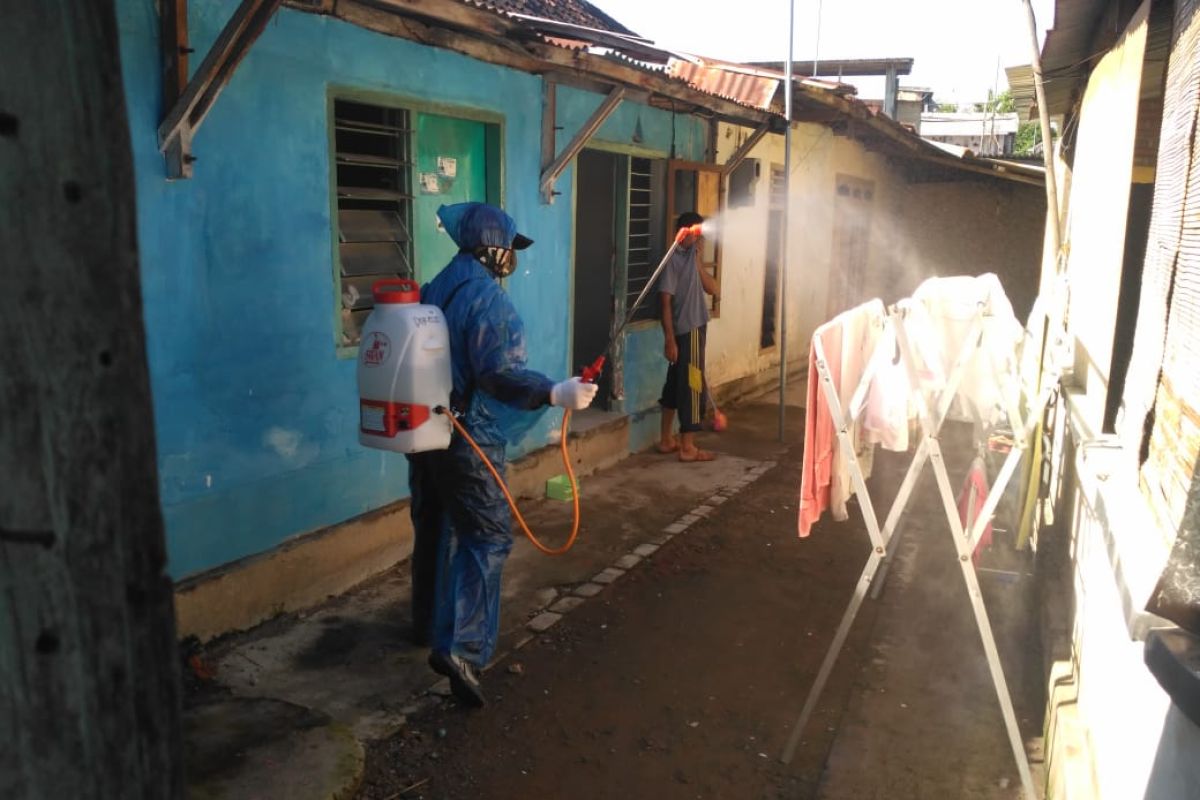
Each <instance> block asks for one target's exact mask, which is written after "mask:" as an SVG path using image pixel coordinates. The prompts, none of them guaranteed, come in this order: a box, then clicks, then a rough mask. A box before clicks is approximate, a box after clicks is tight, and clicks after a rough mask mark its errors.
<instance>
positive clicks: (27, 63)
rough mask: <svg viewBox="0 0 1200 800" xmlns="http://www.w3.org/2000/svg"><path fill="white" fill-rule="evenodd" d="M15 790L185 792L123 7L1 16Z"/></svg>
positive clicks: (8, 697)
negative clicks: (122, 43)
mask: <svg viewBox="0 0 1200 800" xmlns="http://www.w3.org/2000/svg"><path fill="white" fill-rule="evenodd" d="M0 52H3V53H5V56H6V58H5V64H6V66H5V68H4V69H3V70H0V208H4V209H6V210H7V212H8V213H5V214H3V215H0V254H2V255H0V258H2V259H3V261H4V263H3V265H2V266H0V475H3V480H0V731H3V735H2V739H3V745H2V746H0V797H4V798H13V799H14V800H15V799H20V800H25V799H26V798H28V799H30V800H32V799H33V798H52V797H53V798H60V797H61V798H68V797H69V798H118V797H119V798H167V799H168V800H170V799H171V798H178V797H180V796H182V784H183V780H182V767H181V751H182V747H181V736H180V725H179V718H180V711H179V703H180V690H179V675H178V670H177V667H176V665H177V663H178V662H177V658H176V647H175V632H174V622H173V613H172V587H171V582H170V580H169V579H168V578H167V576H166V575H165V574H164V564H165V560H166V557H165V545H164V541H163V523H162V516H161V512H160V510H159V502H158V476H157V474H156V468H155V446H154V427H153V410H152V408H151V402H150V385H149V376H148V372H147V367H146V341H145V335H144V333H143V328H142V307H141V291H140V285H139V274H138V260H137V242H136V229H137V225H136V217H135V210H134V182H133V167H132V156H131V153H130V146H129V129H128V125H127V122H126V118H125V114H124V109H125V100H124V92H123V88H122V81H121V69H120V64H119V61H118V42H117V26H116V17H115V13H114V8H113V0H60V1H59V2H55V3H17V4H15V5H13V6H12V7H10V8H8V9H6V12H5V18H4V24H3V25H0Z"/></svg>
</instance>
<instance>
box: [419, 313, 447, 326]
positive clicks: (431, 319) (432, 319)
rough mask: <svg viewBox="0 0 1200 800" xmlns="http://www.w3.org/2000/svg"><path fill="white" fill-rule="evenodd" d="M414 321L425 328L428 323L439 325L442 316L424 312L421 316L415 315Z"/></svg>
mask: <svg viewBox="0 0 1200 800" xmlns="http://www.w3.org/2000/svg"><path fill="white" fill-rule="evenodd" d="M412 321H413V324H414V325H416V326H417V327H418V328H424V327H425V326H426V325H437V324H438V323H439V322H441V317H440V316H438V315H437V314H423V315H421V316H419V317H413V320H412Z"/></svg>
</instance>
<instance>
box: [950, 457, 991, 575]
mask: <svg viewBox="0 0 1200 800" xmlns="http://www.w3.org/2000/svg"><path fill="white" fill-rule="evenodd" d="M987 498H988V482H987V464H986V463H985V462H984V460H983V458H981V457H980V456H976V457H975V460H974V461H972V462H971V468H970V469H968V470H967V477H966V479H965V480H964V481H963V487H962V489H961V490H960V491H959V493H958V518H959V519H960V520H961V521H962V524H963V530H964V531H965V532H966V533H967V535H970V533H971V528H972V527H974V525H975V520H977V519H978V518H979V510H980V509H981V508H983V504H984V503H986V502H987ZM991 546H992V523H991V522H990V521H989V522H988V524H987V526H986V527H984V529H983V533H982V534H980V536H979V541H978V542H976V543H975V552H973V553H972V554H971V560H972V561H974V562H975V564H976V565H977V566H978V564H979V555H980V553H981V552H982V551H983V549H984V548H985V547H991Z"/></svg>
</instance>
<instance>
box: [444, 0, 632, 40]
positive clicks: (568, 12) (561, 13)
mask: <svg viewBox="0 0 1200 800" xmlns="http://www.w3.org/2000/svg"><path fill="white" fill-rule="evenodd" d="M463 2H466V3H469V4H471V5H484V6H491V7H493V8H498V9H500V10H501V11H507V12H509V13H512V14H525V15H528V16H531V17H541V18H542V19H549V20H554V21H556V22H566V23H568V24H571V25H581V26H583V27H585V28H594V29H596V30H602V31H610V32H612V33H620V34H624V35H625V36H637V34H636V33H634V32H633V31H631V30H630V29H629V28H626V27H625V26H624V25H622V24H621V23H619V22H617V21H616V20H615V19H613V18H612V17H610V16H609V15H608V14H605V13H604V12H603V11H601V10H600V9H598V8H596V7H595V6H594V5H592V4H591V3H589V2H587V0H485V2H482V3H478V2H474V0H463Z"/></svg>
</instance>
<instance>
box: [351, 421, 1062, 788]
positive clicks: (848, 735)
mask: <svg viewBox="0 0 1200 800" xmlns="http://www.w3.org/2000/svg"><path fill="white" fill-rule="evenodd" d="M775 412H776V409H775V406H774V405H772V404H771V403H770V402H769V401H767V402H762V403H759V404H752V405H748V406H744V407H742V408H740V409H737V411H736V412H735V413H734V414H733V415H731V416H732V419H733V426H732V430H731V432H729V433H726V434H724V435H723V436H720V437H716V436H713V437H711V439H710V441H709V442H707V444H708V445H709V446H712V447H713V448H715V449H717V450H718V451H720V452H722V453H723V454H724V455H725V457H726V458H727V459H731V458H736V457H744V458H747V459H751V460H755V459H758V460H761V459H764V458H765V457H767V456H770V457H771V458H772V459H773V461H768V462H767V463H769V464H770V463H774V466H772V467H770V468H769V469H766V470H765V471H761V470H760V474H761V477H758V478H757V479H756V480H754V481H753V482H752V483H748V484H747V486H746V488H744V489H742V490H741V491H737V492H736V493H735V492H734V490H735V489H736V488H737V487H736V486H729V487H722V492H721V493H720V494H724V495H725V496H726V497H728V498H729V499H727V500H725V501H719V500H718V501H717V502H718V503H719V504H716V505H713V510H712V512H711V514H708V515H707V516H705V517H702V518H700V519H698V520H697V521H695V522H694V523H693V524H691V525H690V526H689V527H688V528H687V530H686V531H685V532H683V533H680V534H678V535H675V536H674V537H673V538H671V539H670V540H669V541H665V542H662V539H663V538H664V537H663V536H662V535H661V533H660V532H659V531H661V528H662V525H661V524H660V525H658V526H657V528H658V530H656V531H645V530H644V528H645V527H646V526H644V525H643V524H640V520H641V518H646V519H658V517H659V513H658V509H657V508H656V507H655V505H654V504H649V505H642V506H641V507H639V506H638V505H637V504H634V505H631V506H629V507H628V508H627V509H626V510H625V513H624V514H621V513H620V511H619V510H618V509H614V508H613V507H612V505H611V503H606V502H603V501H602V500H601V501H599V502H588V503H585V513H589V514H590V515H591V518H590V519H589V523H590V527H591V528H592V530H593V531H594V534H593V539H592V541H596V540H608V539H611V538H612V536H611V533H610V534H605V533H604V532H603V530H604V527H608V526H621V528H622V530H624V531H625V533H626V534H628V535H629V536H631V537H632V539H631V540H630V541H631V544H629V545H628V546H629V547H630V548H632V547H633V546H634V545H635V544H637V541H636V539H637V538H638V536H639V535H644V536H645V537H647V538H646V539H643V541H650V542H654V541H658V542H662V544H661V547H659V549H657V550H656V551H654V552H652V553H650V552H649V551H643V552H646V553H647V556H646V558H645V559H644V560H642V562H641V563H638V564H636V565H635V566H631V568H630V569H628V571H626V572H625V573H624V574H623V575H621V576H620V577H619V579H617V580H616V581H615V582H613V583H612V584H611V585H608V586H606V587H605V588H604V589H603V591H601V592H600V593H599V594H597V595H596V596H594V597H591V598H590V599H586V600H583V602H581V603H578V604H576V603H575V602H574V596H573V595H571V596H570V597H569V599H570V600H571V602H569V603H567V604H566V606H559V609H560V610H569V609H573V610H570V611H569V613H566V614H565V615H564V616H563V617H562V618H561V619H558V620H557V621H556V624H554V625H553V626H552V627H550V628H549V629H548V630H546V631H545V632H543V633H541V634H540V635H538V636H537V637H535V638H533V639H531V640H528V642H527V643H525V644H524V646H523V647H520V648H519V649H515V650H514V649H513V648H514V647H515V646H516V645H517V644H520V643H522V642H521V639H522V638H527V636H525V637H519V636H518V637H515V638H514V636H513V635H509V636H508V637H506V639H507V642H506V644H507V650H508V652H507V654H506V655H504V656H503V657H501V658H498V659H497V660H496V662H495V663H494V664H493V666H492V668H491V669H490V670H489V671H488V672H487V673H486V675H485V676H484V682H485V688H486V691H487V693H488V696H489V699H490V703H489V705H488V707H487V708H485V709H483V710H482V711H478V712H467V711H464V710H463V709H461V708H459V707H458V706H457V705H456V704H455V702H454V701H453V700H450V699H442V700H439V701H437V702H435V703H432V704H427V705H425V706H424V707H423V710H420V711H417V712H416V713H412V714H410V715H409V716H408V718H407V720H406V725H405V726H404V727H403V728H402V729H400V730H399V731H398V732H397V733H396V734H395V735H393V736H391V737H390V738H387V739H384V740H380V741H376V742H373V743H371V744H369V745H368V747H367V764H366V775H365V778H364V781H363V784H362V786H361V788H360V790H359V794H358V797H359V798H362V800H385V798H386V799H387V800H396V798H400V797H404V798H412V797H424V798H447V799H454V798H464V799H465V798H525V797H588V798H643V797H644V798H676V797H678V798H712V797H726V798H813V797H825V798H837V799H838V800H841V799H842V798H847V799H848V798H873V797H880V798H883V797H887V798H941V797H947V798H951V797H953V798H960V797H964V798H1016V797H1018V796H1019V781H1018V779H1017V772H1016V769H1015V767H1014V765H1013V759H1012V755H1011V752H1010V750H1009V749H1008V743H1007V740H1006V738H1005V735H1004V728H1003V725H1002V723H1001V718H1000V713H999V711H998V709H997V706H996V701H995V695H994V693H993V691H992V687H991V683H990V681H989V679H988V674H987V669H986V664H985V661H984V659H983V654H982V648H981V646H980V644H979V638H978V635H977V634H976V632H975V629H974V624H973V621H972V619H971V616H970V612H969V608H968V606H967V604H966V602H965V600H966V595H965V589H964V588H963V585H962V581H961V577H960V576H959V574H958V570H957V563H956V562H955V560H954V558H953V555H952V553H951V549H950V544H949V542H948V541H947V536H948V534H947V533H946V526H945V520H944V518H942V517H941V516H940V513H941V512H940V505H938V504H937V503H936V500H935V499H934V496H933V495H931V494H930V493H931V492H932V490H933V485H932V481H925V482H924V483H923V485H922V487H921V491H922V492H923V494H922V495H921V496H920V497H919V498H918V500H917V502H916V504H915V506H914V508H915V511H914V515H913V517H912V522H911V523H910V525H909V526H907V528H906V531H907V532H906V534H905V536H906V541H905V545H904V547H903V548H902V550H901V553H900V557H899V558H898V561H897V565H896V568H895V569H894V570H893V573H892V577H891V579H890V580H889V583H888V589H887V591H886V592H885V593H884V594H883V596H882V598H881V600H879V601H875V602H872V601H868V602H867V603H866V605H865V606H864V608H863V610H862V612H861V613H860V614H859V617H858V621H857V624H856V625H855V628H854V630H853V631H852V633H851V636H850V639H849V641H848V643H847V646H846V648H845V650H844V651H843V654H842V657H841V659H840V661H839V662H838V666H837V668H836V669H835V670H834V673H833V676H832V678H831V680H830V682H829V684H828V685H827V688H826V690H825V693H824V695H823V697H822V700H821V703H820V705H819V707H818V710H817V712H816V714H815V715H814V717H813V719H812V721H811V722H810V724H809V726H808V729H807V730H806V732H805V734H804V736H803V738H802V741H801V745H800V748H799V750H798V752H797V755H796V758H795V760H794V761H793V762H792V763H791V764H790V765H784V764H782V763H781V762H780V755H781V752H782V750H783V748H784V744H785V742H786V740H787V738H788V735H789V734H790V732H791V729H792V727H793V725H794V724H795V722H796V717H797V715H798V713H799V710H800V707H801V705H802V704H803V701H804V698H805V694H806V692H807V690H808V688H809V686H810V685H811V683H812V680H813V678H814V676H815V674H816V671H817V668H818V666H819V664H820V661H821V659H822V657H823V656H824V653H825V648H826V646H827V644H828V641H829V639H830V637H831V636H832V633H833V630H834V629H835V628H836V626H837V623H838V621H839V619H840V617H841V614H842V611H843V609H844V607H845V603H846V601H847V599H848V597H849V594H850V592H851V589H852V587H853V584H854V581H855V580H856V579H857V577H858V574H859V571H860V569H861V567H862V564H863V560H864V559H865V556H866V551H867V537H866V535H865V533H864V531H863V530H862V527H861V522H859V521H858V520H856V519H855V518H853V517H852V519H851V521H850V522H846V523H832V522H830V521H828V518H826V519H825V520H823V522H822V523H821V524H820V525H818V527H817V529H816V530H815V532H814V534H813V536H812V537H811V538H809V539H807V540H803V541H801V540H798V539H797V538H796V536H795V516H796V502H797V494H798V488H799V459H800V457H801V447H800V439H799V433H798V431H799V428H800V425H801V424H802V419H803V411H802V410H801V409H799V408H792V409H790V412H791V418H790V423H791V425H792V426H793V427H794V428H795V430H796V431H797V432H796V433H795V434H793V435H792V436H791V437H790V440H791V443H790V445H789V446H788V447H787V448H785V449H782V450H781V449H780V448H779V446H778V444H777V443H776V442H774V441H773V439H774V433H775V420H776V417H775ZM637 458H639V459H641V458H649V456H645V457H637ZM905 464H906V461H905V459H904V458H903V457H893V458H884V459H881V460H880V463H879V464H878V465H877V469H876V478H875V480H874V481H873V483H877V484H879V483H882V484H885V487H884V488H886V484H888V483H889V482H892V483H893V485H894V483H898V480H899V476H898V474H897V471H898V470H902V469H903V466H904V465H905ZM631 467H633V468H636V467H637V462H636V461H635V462H634V463H633V464H627V465H625V466H624V467H623V466H621V465H618V466H617V467H616V468H615V469H614V470H613V472H615V473H619V472H620V471H621V470H622V469H629V468H631ZM889 476H891V477H889ZM893 478H894V481H893ZM585 492H586V490H585ZM882 494H883V495H884V499H885V501H886V499H890V492H887V491H883V492H882ZM585 497H586V495H585ZM927 501H933V502H927ZM662 502H663V503H666V504H669V503H670V498H665V497H664V498H662ZM706 505H711V503H707V504H706ZM880 505H881V507H883V508H886V505H885V504H884V503H880ZM597 507H599V512H598V511H597ZM597 513H599V514H600V515H601V518H602V520H603V523H602V522H601V520H598V519H597V518H596V515H597ZM564 514H565V512H563V511H562V510H561V509H555V508H553V507H547V508H543V509H541V510H539V512H538V513H536V514H535V515H534V516H536V517H537V519H538V523H539V524H540V525H542V526H543V527H545V526H546V525H548V524H553V521H554V520H556V519H558V520H561V519H562V518H563V517H564ZM602 526H603V527H602ZM629 536H627V537H626V538H629ZM655 536H658V537H659V538H658V539H657V540H656V539H654V537H655ZM1002 538H1003V535H1002V534H998V539H1002ZM590 546H592V545H591V543H590V542H589V541H588V540H586V539H585V540H584V541H582V542H581V544H580V548H583V549H586V548H589V547H590ZM996 549H1000V548H999V545H998V546H997V548H996ZM1010 555H1011V554H1010ZM539 558H540V556H539ZM521 563H522V560H518V561H517V563H516V569H515V572H516V573H517V574H520V573H521V572H522V567H521V566H520V565H521ZM1006 566H1007V567H1010V568H1011V569H1007V570H1005V571H1004V572H1003V573H999V572H998V573H995V574H996V575H1002V576H1003V577H1004V580H1003V581H1000V582H997V581H993V580H990V579H988V578H987V577H984V578H982V580H983V582H984V591H985V595H986V596H987V599H988V600H989V602H990V603H991V604H992V605H995V606H996V608H995V610H994V611H992V613H993V624H994V625H995V627H996V628H997V637H998V639H999V641H1000V648H1001V651H1002V652H1003V653H1004V654H1005V656H1006V658H1005V664H1006V671H1007V672H1008V673H1009V681H1010V685H1011V686H1013V687H1014V688H1013V694H1014V701H1015V703H1016V704H1017V710H1018V716H1019V717H1020V718H1021V719H1022V721H1023V727H1024V728H1025V735H1026V740H1027V741H1033V740H1034V739H1035V738H1036V737H1037V736H1038V734H1039V733H1040V699H1039V698H1038V697H1037V692H1036V687H1037V686H1038V683H1039V675H1038V669H1039V666H1038V665H1039V663H1040V662H1039V659H1038V658H1037V648H1036V646H1031V644H1030V640H1029V632H1030V631H1031V630H1032V629H1033V625H1032V619H1033V616H1032V615H1030V614H1029V596H1030V595H1031V594H1032V592H1031V591H1030V586H1029V585H1028V584H1027V583H1026V582H1025V581H1024V579H1023V576H1022V573H1021V570H1020V567H1019V564H1018V565H1016V566H1015V567H1014V565H1013V564H1011V563H1010V564H1006ZM587 577H588V576H587V574H586V573H585V574H582V575H578V576H577V577H576V578H575V579H574V581H568V580H566V579H565V578H564V577H560V579H559V580H560V582H559V584H558V585H557V588H558V589H559V590H560V591H561V592H562V593H563V594H569V593H570V592H572V591H573V587H577V586H578V585H580V584H579V582H580V581H583V582H586V581H587ZM1022 598H1023V599H1022ZM576 605H577V607H575V606H576ZM990 607H991V606H989V608H990ZM551 608H554V606H553V605H552V606H551ZM528 616H529V617H530V618H536V616H537V612H536V610H532V611H529V612H528ZM502 649H504V648H502ZM1037 766H1038V765H1036V764H1035V770H1036V767H1037Z"/></svg>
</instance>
